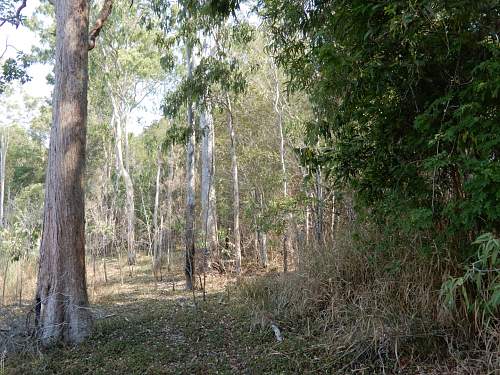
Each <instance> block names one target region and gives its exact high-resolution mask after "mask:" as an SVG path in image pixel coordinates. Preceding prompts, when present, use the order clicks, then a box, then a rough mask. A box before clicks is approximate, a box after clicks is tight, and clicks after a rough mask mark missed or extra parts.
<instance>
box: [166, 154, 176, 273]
mask: <svg viewBox="0 0 500 375" xmlns="http://www.w3.org/2000/svg"><path fill="white" fill-rule="evenodd" d="M167 165H168V180H167V192H166V193H167V197H166V198H167V199H166V211H167V212H166V232H167V233H166V237H167V238H166V250H167V270H168V271H170V255H171V253H172V251H174V248H173V236H172V191H173V188H174V146H173V145H170V147H169V155H168V161H167Z"/></svg>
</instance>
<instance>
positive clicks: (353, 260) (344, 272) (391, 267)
mask: <svg viewBox="0 0 500 375" xmlns="http://www.w3.org/2000/svg"><path fill="white" fill-rule="evenodd" d="M408 246H411V244H409V245H408ZM395 251H398V250H393V251H388V252H384V253H380V252H377V251H376V250H371V249H370V248H366V247H360V246H359V243H354V242H353V241H352V240H350V239H349V236H345V237H343V238H341V239H339V240H337V242H336V244H335V246H325V247H322V248H321V250H314V249H306V250H303V254H302V255H301V259H303V261H302V263H301V267H299V269H298V270H296V271H295V272H293V273H288V274H273V275H269V276H266V277H257V278H250V279H245V280H242V281H241V282H240V283H239V288H238V290H239V293H240V296H241V298H242V300H243V301H244V303H245V305H246V306H248V307H249V309H250V310H251V311H250V314H252V315H253V317H254V322H255V325H256V326H261V327H265V326H266V325H269V322H274V323H275V324H276V325H278V326H279V327H281V328H282V330H283V331H284V335H285V341H284V342H287V341H288V343H287V344H284V345H288V346H290V345H291V346H292V348H288V354H287V356H288V357H289V359H290V358H295V360H292V362H296V365H295V366H299V367H296V369H297V371H296V373H303V372H308V371H309V369H311V368H315V369H316V370H319V371H322V372H333V373H347V372H351V371H361V372H362V373H374V374H383V373H387V374H389V373H404V374H412V373H415V374H423V373H425V374H430V373H435V374H442V373H454V374H460V373H464V374H494V373H498V372H497V371H499V370H500V351H499V350H500V345H499V342H500V330H499V325H498V320H495V318H494V317H493V318H492V320H491V321H490V324H488V325H487V326H484V327H481V329H471V324H473V323H470V322H469V321H468V320H467V319H465V318H459V317H458V316H456V315H454V314H452V312H451V311H450V310H449V309H445V308H444V307H443V304H442V301H441V299H440V287H441V285H442V283H443V281H445V279H446V277H447V274H448V270H447V268H446V263H445V262H440V260H439V259H435V258H432V257H428V256H419V255H411V254H412V252H409V251H406V255H405V256H401V254H395V253H394V252H395ZM396 259H398V261H396ZM293 343H295V344H293ZM284 369H285V370H286V366H285V367H284Z"/></svg>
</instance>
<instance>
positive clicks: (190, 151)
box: [185, 42, 196, 290]
mask: <svg viewBox="0 0 500 375" xmlns="http://www.w3.org/2000/svg"><path fill="white" fill-rule="evenodd" d="M191 53H192V46H191V45H190V43H189V42H188V43H187V46H186V64H187V71H188V79H191V78H192V76H193V62H192V57H191ZM187 106H188V108H187V123H188V137H187V144H186V232H185V236H186V237H185V241H186V265H185V276H186V289H188V290H192V289H193V287H194V274H195V265H194V256H195V248H194V246H195V227H194V224H195V222H194V221H195V197H196V195H195V194H196V186H195V176H194V171H195V160H194V158H195V147H196V137H195V132H194V118H193V103H192V102H191V101H189V102H188V103H187Z"/></svg>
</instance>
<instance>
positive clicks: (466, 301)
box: [441, 233, 500, 324]
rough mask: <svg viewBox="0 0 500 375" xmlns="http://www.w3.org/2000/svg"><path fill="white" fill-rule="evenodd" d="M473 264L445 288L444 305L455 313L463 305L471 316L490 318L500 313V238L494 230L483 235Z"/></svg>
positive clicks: (453, 278) (483, 320) (443, 288)
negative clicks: (493, 232) (495, 234)
mask: <svg viewBox="0 0 500 375" xmlns="http://www.w3.org/2000/svg"><path fill="white" fill-rule="evenodd" d="M473 244H474V245H478V250H477V253H476V254H475V256H474V258H473V261H472V263H470V265H469V266H467V268H466V270H465V273H464V275H463V276H460V277H450V278H449V279H448V280H446V281H445V282H444V283H443V285H442V287H441V298H442V300H443V303H444V305H445V306H446V307H447V308H448V309H450V310H451V311H453V312H456V311H457V310H458V309H459V307H463V309H464V310H465V313H466V314H467V315H470V316H473V317H475V318H479V319H480V321H481V322H486V324H487V323H488V322H489V321H490V319H491V318H495V317H497V316H498V313H499V312H500V240H499V239H498V238H495V237H494V236H493V235H492V234H491V233H485V234H483V235H481V236H479V237H478V238H477V239H476V241H474V242H473Z"/></svg>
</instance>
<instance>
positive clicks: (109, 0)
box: [89, 0, 113, 51]
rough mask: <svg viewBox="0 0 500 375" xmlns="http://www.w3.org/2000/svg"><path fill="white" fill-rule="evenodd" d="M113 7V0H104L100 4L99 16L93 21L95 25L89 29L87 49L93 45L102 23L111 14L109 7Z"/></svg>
mask: <svg viewBox="0 0 500 375" xmlns="http://www.w3.org/2000/svg"><path fill="white" fill-rule="evenodd" d="M112 8H113V0H104V4H103V5H102V9H101V12H100V13H99V17H97V20H96V21H95V25H94V27H93V28H92V30H90V33H89V51H90V50H91V49H93V48H94V47H95V40H96V38H97V37H98V36H99V33H100V32H101V29H102V27H103V26H104V23H105V22H106V20H107V19H108V17H109V15H110V14H111V9H112Z"/></svg>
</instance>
